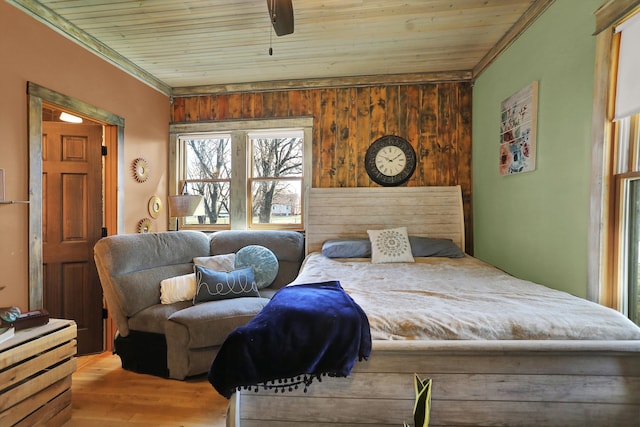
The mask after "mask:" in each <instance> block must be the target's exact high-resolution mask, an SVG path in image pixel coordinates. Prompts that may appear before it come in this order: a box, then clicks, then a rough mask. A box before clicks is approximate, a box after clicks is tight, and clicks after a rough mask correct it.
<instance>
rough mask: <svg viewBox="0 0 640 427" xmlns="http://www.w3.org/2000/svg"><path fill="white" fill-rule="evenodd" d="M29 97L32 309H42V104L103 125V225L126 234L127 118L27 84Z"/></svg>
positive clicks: (32, 84) (30, 286) (115, 231)
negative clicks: (125, 144)
mask: <svg viewBox="0 0 640 427" xmlns="http://www.w3.org/2000/svg"><path fill="white" fill-rule="evenodd" d="M27 95H28V98H29V112H28V127H29V135H28V140H29V310H38V309H41V308H43V288H42V280H43V268H42V261H43V253H42V104H43V102H44V103H47V104H53V105H57V106H60V107H62V108H64V109H67V110H69V111H70V112H72V113H77V114H79V115H81V116H84V117H86V118H88V119H91V120H93V121H96V122H100V123H102V125H103V126H104V130H105V132H104V135H105V140H104V146H106V147H107V152H108V155H107V156H106V157H103V158H104V166H103V168H104V183H103V185H104V208H103V209H104V226H105V227H107V230H109V234H119V233H122V232H124V203H123V202H124V191H123V188H124V119H123V118H122V117H119V116H117V115H115V114H113V113H110V112H108V111H105V110H102V109H100V108H97V107H94V106H93V105H90V104H87V103H85V102H82V101H80V100H77V99H74V98H72V97H69V96H66V95H62V94H60V93H58V92H55V91H53V90H50V89H47V88H44V87H42V86H39V85H37V84H35V83H33V82H28V83H27Z"/></svg>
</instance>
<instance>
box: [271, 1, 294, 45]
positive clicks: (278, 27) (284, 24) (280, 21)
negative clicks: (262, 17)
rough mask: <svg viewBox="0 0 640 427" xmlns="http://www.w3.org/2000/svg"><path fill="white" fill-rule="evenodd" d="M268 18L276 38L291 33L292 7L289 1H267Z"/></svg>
mask: <svg viewBox="0 0 640 427" xmlns="http://www.w3.org/2000/svg"><path fill="white" fill-rule="evenodd" d="M267 7H268V8H269V17H270V20H271V24H272V25H273V29H274V30H275V32H276V35H277V36H286V35H287V34H292V33H293V5H292V4H291V0H267Z"/></svg>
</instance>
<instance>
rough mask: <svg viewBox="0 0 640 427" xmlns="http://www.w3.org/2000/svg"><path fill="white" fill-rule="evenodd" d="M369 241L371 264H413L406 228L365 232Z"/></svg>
mask: <svg viewBox="0 0 640 427" xmlns="http://www.w3.org/2000/svg"><path fill="white" fill-rule="evenodd" d="M367 234H369V240H371V262H372V263H384V262H414V259H413V255H411V245H410V244H409V236H408V235H407V227H398V228H389V229H386V230H367Z"/></svg>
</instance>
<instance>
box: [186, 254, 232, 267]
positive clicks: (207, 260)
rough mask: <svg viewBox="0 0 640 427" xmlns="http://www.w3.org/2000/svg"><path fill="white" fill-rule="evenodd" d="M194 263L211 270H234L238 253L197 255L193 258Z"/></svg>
mask: <svg viewBox="0 0 640 427" xmlns="http://www.w3.org/2000/svg"><path fill="white" fill-rule="evenodd" d="M193 263H194V264H196V265H200V266H202V267H205V268H208V269H209V270H215V271H233V270H235V269H236V268H235V263H236V254H224V255H213V256H201V257H196V258H194V259H193Z"/></svg>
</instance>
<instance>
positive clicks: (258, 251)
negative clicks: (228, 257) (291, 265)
mask: <svg viewBox="0 0 640 427" xmlns="http://www.w3.org/2000/svg"><path fill="white" fill-rule="evenodd" d="M235 267H236V268H246V267H251V268H253V277H254V279H255V281H256V286H257V287H258V289H262V288H266V287H267V286H269V285H271V284H272V283H273V281H274V280H275V278H276V276H277V275H278V258H276V256H275V254H274V253H273V252H271V251H270V250H269V248H265V247H264V246H260V245H249V246H245V247H244V248H242V249H240V250H239V251H238V253H237V254H236V261H235Z"/></svg>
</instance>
